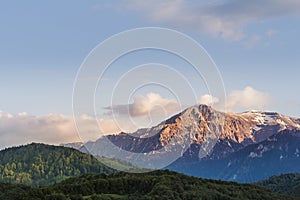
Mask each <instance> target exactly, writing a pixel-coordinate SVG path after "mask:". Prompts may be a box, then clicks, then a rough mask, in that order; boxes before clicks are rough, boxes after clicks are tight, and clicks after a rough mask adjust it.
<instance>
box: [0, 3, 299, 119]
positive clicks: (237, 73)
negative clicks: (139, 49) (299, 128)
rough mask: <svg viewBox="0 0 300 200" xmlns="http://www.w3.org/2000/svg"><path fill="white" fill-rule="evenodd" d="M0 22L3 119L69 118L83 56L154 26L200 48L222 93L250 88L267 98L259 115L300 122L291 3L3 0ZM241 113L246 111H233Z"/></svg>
mask: <svg viewBox="0 0 300 200" xmlns="http://www.w3.org/2000/svg"><path fill="white" fill-rule="evenodd" d="M0 24H1V31H0V69H1V73H0V91H1V100H0V110H1V111H2V112H5V113H12V114H15V115H17V113H21V112H27V113H30V114H31V115H47V114H49V113H58V114H63V115H66V116H67V115H71V114H72V87H73V82H74V79H75V76H76V73H77V70H78V69H79V66H80V65H81V63H82V62H83V60H84V58H85V57H86V56H87V55H88V53H89V52H90V51H91V50H92V49H93V48H94V47H95V46H96V45H98V44H99V43H100V42H102V41H103V40H105V39H106V38H108V37H110V36H111V35H113V34H117V33H119V32H121V31H125V30H128V29H132V28H138V27H146V26H157V27H165V28H171V29H175V30H178V31H181V32H182V33H185V34H187V35H189V36H191V37H192V38H194V39H195V40H196V41H197V42H199V43H200V44H201V45H202V46H203V47H204V48H205V49H206V50H207V51H208V53H209V54H210V56H211V57H212V59H213V60H214V61H215V63H216V64H217V66H218V68H219V70H220V73H221V75H222V78H223V80H224V86H225V89H226V92H227V93H228V94H230V93H231V92H233V91H240V92H241V91H244V90H245V88H246V87H251V88H253V89H254V90H255V91H257V92H260V93H261V94H267V95H268V98H269V99H268V103H265V104H264V105H263V107H262V109H266V110H274V111H278V112H281V113H283V114H286V115H290V116H294V117H300V114H299V113H300V112H299V111H300V93H299V83H300V82H299V75H300V56H299V53H300V51H299V45H300V40H299V38H298V36H299V35H300V26H299V24H300V3H299V1H298V0H287V1H280V0H274V1H273V0H272V1H271V0H262V1H258V0H254V1H251V2H250V1H237V0H226V1H225V0H224V1H222V0H215V1H209V3H207V1H193V0H192V1H184V0H175V1H170V0H163V1H157V0H154V1H135V0H132V1H126V0H123V1H105V0H104V1H83V0H80V1H56V0H53V1H47V2H46V1H33V0H29V1H14V0H10V1H1V6H0ZM151 55H154V54H150V57H151ZM167 58H168V57H166V58H165V59H167ZM136 59H139V58H138V57H136ZM145 60H147V59H145ZM170 64H172V62H171V63H170ZM173 64H174V63H173ZM115 70H116V71H115V72H118V67H116V68H115ZM113 72H114V71H112V74H113ZM111 79H114V77H113V76H112V77H111ZM109 84H113V83H112V82H109V81H108V85H109ZM194 84H195V85H194V87H197V85H196V84H197V83H194ZM201 91H202V90H200V92H199V97H200V96H201V95H204V93H203V94H201ZM148 92H149V91H148ZM203 92H205V91H203ZM144 95H146V93H145V91H144ZM160 95H161V96H162V97H163V96H164V95H163V94H160ZM167 97H169V96H167ZM124 103H126V102H124ZM101 106H103V107H104V106H108V105H104V104H103V105H100V107H101ZM254 107H255V106H254ZM243 109H245V110H246V109H248V107H247V108H246V107H245V108H243V107H240V108H239V109H237V111H242V110H243Z"/></svg>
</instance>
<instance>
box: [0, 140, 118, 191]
mask: <svg viewBox="0 0 300 200" xmlns="http://www.w3.org/2000/svg"><path fill="white" fill-rule="evenodd" d="M112 171H113V170H111V169H110V168H108V167H106V166H104V165H103V164H101V163H100V162H99V161H98V160H97V159H95V158H94V157H93V156H91V155H86V154H84V153H81V152H80V151H78V150H75V149H71V148H65V147H59V146H51V145H45V144H36V143H32V144H30V145H26V146H19V147H13V148H8V149H5V150H2V151H0V181H1V182H8V183H22V184H25V185H32V186H40V185H48V184H53V183H56V182H58V181H60V180H63V179H65V178H67V177H73V176H79V175H82V174H85V173H110V172H112Z"/></svg>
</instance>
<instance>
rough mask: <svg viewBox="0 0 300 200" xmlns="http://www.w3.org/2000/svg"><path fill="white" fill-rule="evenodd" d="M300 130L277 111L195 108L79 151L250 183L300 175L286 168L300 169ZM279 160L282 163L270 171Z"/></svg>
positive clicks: (102, 139)
mask: <svg viewBox="0 0 300 200" xmlns="http://www.w3.org/2000/svg"><path fill="white" fill-rule="evenodd" d="M299 130H300V120H299V119H295V118H291V117H287V116H284V115H281V114H279V113H275V112H259V111H249V112H244V113H223V112H219V111H216V110H215V109H213V108H212V107H210V106H206V105H197V106H193V107H190V108H188V109H186V110H184V111H183V112H181V113H179V114H177V115H175V116H173V117H171V118H170V119H168V120H166V121H164V122H162V123H160V124H159V125H157V126H155V127H152V128H147V129H139V130H138V131H136V132H134V133H131V134H128V133H120V134H118V135H110V136H107V137H105V138H100V139H98V140H97V141H95V142H88V143H86V144H85V145H84V146H83V147H81V149H82V151H86V150H88V151H89V152H90V153H92V154H94V155H100V156H105V157H114V158H116V159H125V160H126V161H129V162H132V163H133V164H134V165H137V166H139V167H146V168H147V167H150V168H160V167H161V165H159V164H158V165H156V164H155V163H156V162H157V163H161V162H163V163H168V167H166V168H168V169H172V170H176V171H179V172H184V173H187V174H190V175H196V176H201V177H207V178H219V179H224V180H235V181H241V182H248V181H256V180H260V179H263V178H267V177H268V176H269V175H275V174H278V173H282V172H300V167H299V169H298V168H297V167H292V166H290V167H288V165H290V163H294V164H296V165H297V166H300V158H299V156H298V157H297V156H296V157H295V155H296V154H295V153H296V152H299V150H300V142H298V143H297V142H296V141H299V139H300V134H299ZM292 144H293V145H292ZM291 145H292V146H291ZM297 150H298V151H297ZM291 155H294V156H293V157H291ZM297 155H298V154H297ZM165 157H167V158H168V159H166V160H163V159H162V158H165ZM160 158H161V159H162V160H161V162H159V159H160ZM290 159H292V161H291V162H290ZM275 160H276V162H277V161H278V162H279V163H278V165H277V166H272V163H274V161H275ZM145 163H147V164H145ZM149 163H152V164H153V165H150V164H149ZM280 163H281V164H280ZM266 166H270V167H271V168H272V167H273V168H274V170H270V168H266ZM279 166H280V167H279ZM276 167H278V168H276ZM275 168H276V170H275ZM291 170H292V171H291ZM293 170H294V171H293ZM295 170H296V171H295ZM262 171H265V172H262ZM251 173H252V174H251Z"/></svg>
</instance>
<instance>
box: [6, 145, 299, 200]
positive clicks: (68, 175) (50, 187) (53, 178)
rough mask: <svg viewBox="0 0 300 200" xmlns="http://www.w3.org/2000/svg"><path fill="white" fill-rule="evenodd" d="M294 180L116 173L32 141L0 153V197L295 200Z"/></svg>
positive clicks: (76, 153)
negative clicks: (245, 181) (251, 180)
mask: <svg viewBox="0 0 300 200" xmlns="http://www.w3.org/2000/svg"><path fill="white" fill-rule="evenodd" d="M99 159H100V160H103V159H105V162H106V163H112V164H113V165H119V166H123V167H129V169H130V168H133V166H130V165H129V164H128V163H124V162H120V161H118V160H114V159H107V158H99ZM299 180H300V175H299V174H287V175H282V176H279V177H271V178H270V179H269V180H266V181H262V182H259V183H257V184H238V183H234V182H226V181H217V180H209V179H201V178H196V177H191V176H187V175H183V174H180V173H176V172H172V171H168V170H164V171H162V170H158V171H152V172H149V173H125V172H117V171H116V170H112V169H111V168H108V167H106V166H105V165H103V164H101V162H100V161H99V160H98V159H96V158H94V157H93V156H91V155H87V154H84V153H81V152H80V151H78V150H75V149H72V148H66V147H59V146H52V145H45V144H36V143H33V144H30V145H26V146H19V147H13V148H8V149H5V150H2V151H0V199H1V200H29V199H30V200H83V199H86V200H97V199H144V200H150V199H157V200H164V199H175V200H176V199H187V200H188V199H300V196H299ZM283 193H285V194H283Z"/></svg>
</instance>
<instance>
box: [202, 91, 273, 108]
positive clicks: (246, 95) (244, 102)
mask: <svg viewBox="0 0 300 200" xmlns="http://www.w3.org/2000/svg"><path fill="white" fill-rule="evenodd" d="M270 99H271V98H270V96H269V94H267V93H264V92H260V91H258V90H255V89H253V88H252V87H249V86H248V87H245V88H244V89H243V90H234V91H232V92H230V93H229V94H228V95H227V97H226V101H225V99H224V98H221V100H220V99H219V98H217V97H213V96H211V95H209V94H206V95H203V96H201V97H200V103H201V104H206V105H212V106H213V107H215V108H216V109H218V110H224V109H225V110H226V111H245V110H252V109H264V108H265V107H266V106H268V105H269V103H270Z"/></svg>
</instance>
